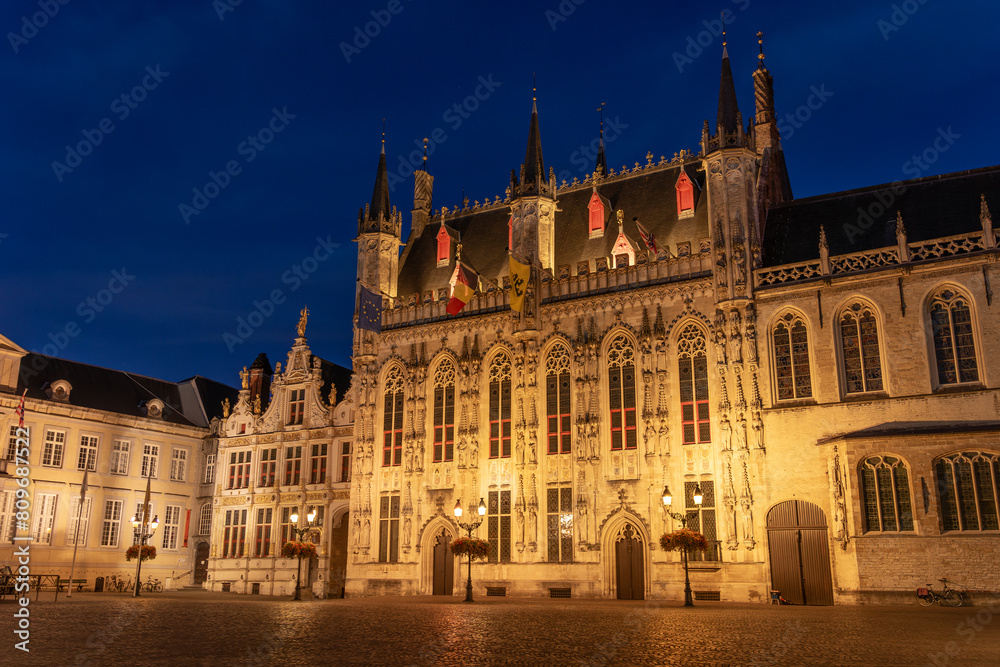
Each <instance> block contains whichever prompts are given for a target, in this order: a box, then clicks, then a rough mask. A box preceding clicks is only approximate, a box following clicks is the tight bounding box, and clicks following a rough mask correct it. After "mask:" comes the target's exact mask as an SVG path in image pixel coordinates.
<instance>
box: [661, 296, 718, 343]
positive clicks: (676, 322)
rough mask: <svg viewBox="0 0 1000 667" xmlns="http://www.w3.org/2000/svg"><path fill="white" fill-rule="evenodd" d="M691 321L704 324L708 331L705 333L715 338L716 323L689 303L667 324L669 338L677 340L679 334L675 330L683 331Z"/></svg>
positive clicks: (672, 340) (673, 340)
mask: <svg viewBox="0 0 1000 667" xmlns="http://www.w3.org/2000/svg"><path fill="white" fill-rule="evenodd" d="M690 322H694V323H696V324H699V325H701V326H703V327H704V328H705V330H706V332H707V333H706V334H705V335H706V336H708V337H709V338H712V339H714V338H715V325H714V324H712V320H710V319H709V318H708V317H707V316H706V315H705V314H704V313H702V312H701V311H698V310H695V309H694V308H692V307H691V304H690V303H688V305H687V306H686V307H685V308H684V310H682V311H681V312H680V313H679V314H678V315H677V316H675V317H674V319H672V320H670V322H669V323H668V324H667V326H666V332H667V340H669V341H671V342H676V338H677V335H676V334H675V333H674V332H675V331H683V330H684V327H685V326H687V325H688V324H689V323H690Z"/></svg>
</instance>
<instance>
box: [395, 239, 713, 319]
mask: <svg viewBox="0 0 1000 667" xmlns="http://www.w3.org/2000/svg"><path fill="white" fill-rule="evenodd" d="M711 270H712V257H711V253H709V252H707V251H706V252H702V253H695V254H687V255H685V256H683V257H663V258H662V259H658V260H656V261H652V262H648V263H643V264H634V265H632V266H623V267H618V268H611V267H608V268H599V269H598V270H597V271H590V270H588V271H587V272H586V273H579V274H577V275H573V274H572V271H573V267H567V266H563V267H560V268H558V269H557V274H558V276H557V277H556V278H549V279H543V281H542V286H541V300H542V305H543V306H544V305H545V304H548V303H554V302H557V301H565V300H569V299H575V298H580V297H585V296H593V295H597V294H604V293H607V292H616V291H618V290H619V289H622V288H635V287H644V286H650V285H658V284H662V283H670V282H675V281H679V280H687V279H691V278H697V277H701V276H707V275H709V273H710V272H711ZM508 287H509V286H508V285H507V283H506V279H504V281H503V284H500V285H488V286H487V287H486V292H484V293H481V294H476V295H475V296H473V297H472V299H471V300H470V301H469V302H468V303H467V304H466V306H465V307H464V308H463V309H462V314H463V315H465V314H476V313H489V312H493V311H498V310H504V309H507V308H509V307H510V290H509V289H508ZM447 305H448V289H446V288H445V289H439V290H433V291H429V292H425V293H423V294H411V295H408V296H404V297H400V298H397V299H395V304H394V305H393V306H392V307H388V308H386V309H385V310H384V311H383V314H382V318H383V319H382V329H383V330H385V329H393V328H397V327H405V326H412V325H414V324H423V323H426V322H432V321H435V320H442V319H445V318H450V317H451V316H449V315H448V314H447V312H446V308H447Z"/></svg>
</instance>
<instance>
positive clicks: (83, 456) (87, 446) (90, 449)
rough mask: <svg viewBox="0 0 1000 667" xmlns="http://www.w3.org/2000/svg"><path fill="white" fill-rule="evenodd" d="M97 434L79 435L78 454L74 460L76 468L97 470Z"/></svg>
mask: <svg viewBox="0 0 1000 667" xmlns="http://www.w3.org/2000/svg"><path fill="white" fill-rule="evenodd" d="M97 443H98V440H97V436H96V435H81V436H80V456H79V457H78V458H77V461H76V469H77V470H91V471H94V472H96V471H97Z"/></svg>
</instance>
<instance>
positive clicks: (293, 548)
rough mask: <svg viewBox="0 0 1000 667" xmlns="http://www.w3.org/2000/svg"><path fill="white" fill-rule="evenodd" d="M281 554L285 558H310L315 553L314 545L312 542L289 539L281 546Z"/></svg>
mask: <svg viewBox="0 0 1000 667" xmlns="http://www.w3.org/2000/svg"><path fill="white" fill-rule="evenodd" d="M281 555H282V556H283V557H285V558H312V557H313V556H315V555H316V545H315V544H314V543H313V542H301V541H295V540H293V541H291V542H285V545H284V546H283V547H281Z"/></svg>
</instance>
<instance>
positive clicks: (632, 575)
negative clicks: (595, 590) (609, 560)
mask: <svg viewBox="0 0 1000 667" xmlns="http://www.w3.org/2000/svg"><path fill="white" fill-rule="evenodd" d="M614 544H615V580H616V583H617V587H618V599H619V600H645V599H646V596H645V592H646V586H645V571H644V561H645V552H644V550H643V547H642V539H641V537H640V536H639V531H637V530H636V529H635V526H633V525H632V524H630V523H625V524H623V525H622V527H621V529H620V530H619V531H618V534H617V535H616V536H615V539H614Z"/></svg>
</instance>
